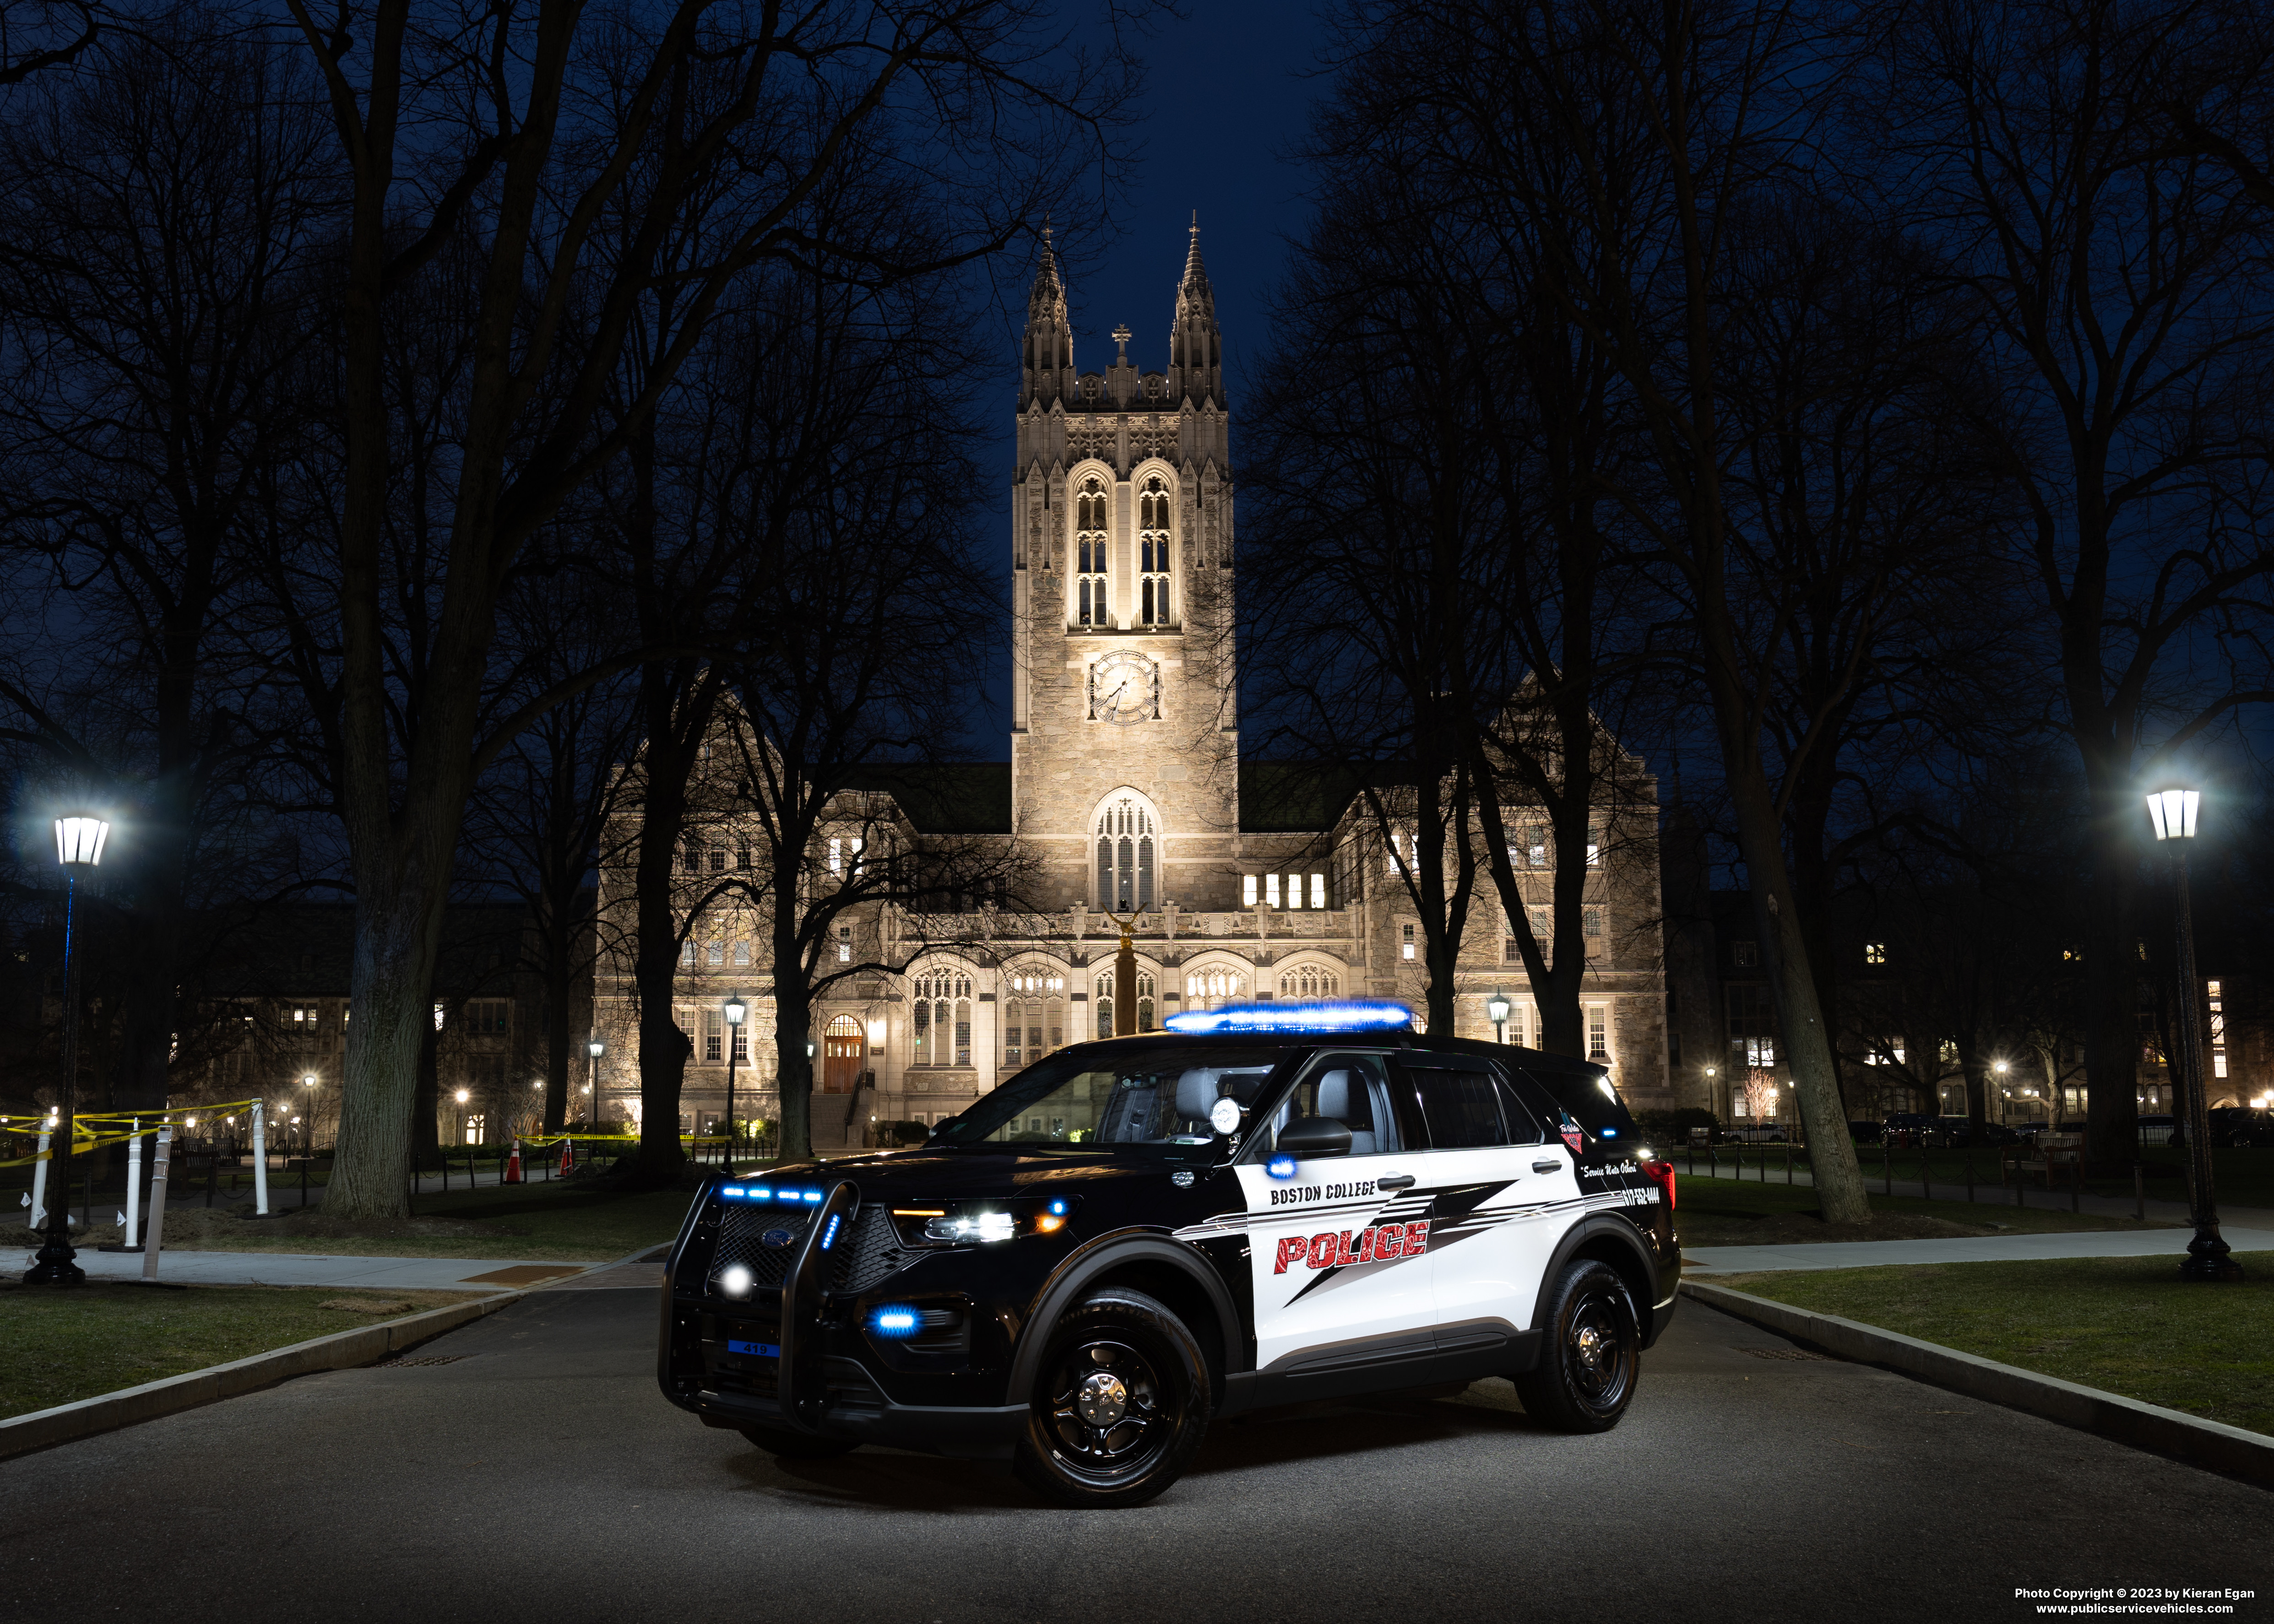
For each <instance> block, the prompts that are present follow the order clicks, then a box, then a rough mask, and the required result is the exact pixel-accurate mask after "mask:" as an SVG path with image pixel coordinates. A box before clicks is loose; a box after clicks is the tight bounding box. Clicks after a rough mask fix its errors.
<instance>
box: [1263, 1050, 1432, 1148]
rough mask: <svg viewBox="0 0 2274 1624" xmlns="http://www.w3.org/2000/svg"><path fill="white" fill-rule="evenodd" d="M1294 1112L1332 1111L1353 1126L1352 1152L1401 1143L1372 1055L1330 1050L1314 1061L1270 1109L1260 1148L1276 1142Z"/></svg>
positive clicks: (1385, 1079)
mask: <svg viewBox="0 0 2274 1624" xmlns="http://www.w3.org/2000/svg"><path fill="white" fill-rule="evenodd" d="M1298 1116H1331V1117H1333V1118H1334V1119H1335V1120H1336V1121H1337V1122H1339V1123H1341V1124H1343V1125H1344V1127H1346V1128H1348V1129H1349V1130H1350V1131H1351V1154H1352V1155H1353V1156H1378V1155H1382V1154H1388V1153H1389V1152H1391V1151H1398V1150H1403V1149H1404V1148H1405V1145H1406V1135H1405V1133H1404V1130H1403V1128H1402V1126H1401V1124H1399V1122H1398V1116H1397V1105H1396V1101H1394V1100H1393V1099H1392V1098H1391V1096H1390V1084H1389V1074H1388V1073H1387V1072H1386V1071H1383V1070H1382V1062H1381V1061H1380V1060H1379V1059H1378V1058H1376V1057H1375V1056H1372V1055H1329V1056H1324V1057H1322V1058H1321V1059H1319V1060H1316V1061H1314V1062H1313V1063H1312V1064H1311V1067H1310V1069H1309V1070H1308V1071H1305V1072H1304V1073H1303V1080H1302V1081H1301V1082H1299V1083H1297V1084H1296V1085H1295V1091H1294V1092H1293V1093H1292V1094H1290V1095H1288V1097H1287V1098H1286V1100H1285V1101H1283V1102H1282V1103H1281V1105H1280V1107H1279V1109H1277V1110H1276V1111H1274V1112H1273V1113H1272V1114H1271V1121H1270V1124H1269V1130H1268V1132H1266V1134H1265V1136H1264V1138H1265V1141H1266V1142H1265V1143H1264V1144H1263V1145H1262V1147H1261V1151H1260V1154H1269V1153H1270V1152H1271V1151H1272V1150H1274V1149H1276V1148H1277V1147H1278V1142H1279V1130H1280V1129H1282V1128H1284V1127H1285V1126H1286V1125H1287V1124H1289V1123H1291V1122H1292V1121H1293V1120H1294V1119H1295V1118H1296V1117H1298Z"/></svg>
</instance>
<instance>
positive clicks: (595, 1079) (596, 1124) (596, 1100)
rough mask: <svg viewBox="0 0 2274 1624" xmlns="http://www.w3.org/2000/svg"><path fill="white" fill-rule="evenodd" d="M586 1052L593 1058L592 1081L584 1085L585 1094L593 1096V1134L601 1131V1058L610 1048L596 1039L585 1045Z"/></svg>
mask: <svg viewBox="0 0 2274 1624" xmlns="http://www.w3.org/2000/svg"><path fill="white" fill-rule="evenodd" d="M584 1052H585V1053H587V1054H589V1055H590V1056H592V1080H591V1082H589V1083H586V1084H585V1085H584V1092H585V1093H586V1094H591V1096H592V1116H591V1123H592V1132H595V1133H598V1132H599V1131H600V1056H602V1055H605V1054H606V1053H607V1052H608V1046H607V1045H606V1043H603V1042H601V1041H600V1040H599V1039H598V1038H594V1039H593V1040H592V1041H591V1042H589V1043H587V1044H585V1045H584Z"/></svg>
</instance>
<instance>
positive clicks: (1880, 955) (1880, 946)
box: [1864, 942, 1887, 965]
mask: <svg viewBox="0 0 2274 1624" xmlns="http://www.w3.org/2000/svg"><path fill="white" fill-rule="evenodd" d="M1886 962H1887V944H1886V943H1885V942H1866V943H1864V963H1865V964H1868V965H1883V964H1885V963H1886Z"/></svg>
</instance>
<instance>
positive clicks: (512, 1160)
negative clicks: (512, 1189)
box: [505, 1133, 521, 1184]
mask: <svg viewBox="0 0 2274 1624" xmlns="http://www.w3.org/2000/svg"><path fill="white" fill-rule="evenodd" d="M505 1182H506V1183H507V1184H519V1183H520V1182H521V1136H520V1135H519V1134H517V1133H516V1135H514V1139H513V1154H512V1155H511V1156H510V1157H509V1158H508V1160H507V1162H506V1164H505Z"/></svg>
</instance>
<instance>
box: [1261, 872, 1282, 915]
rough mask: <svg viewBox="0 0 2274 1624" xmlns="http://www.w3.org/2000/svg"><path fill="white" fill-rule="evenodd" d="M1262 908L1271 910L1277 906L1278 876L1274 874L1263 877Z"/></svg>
mask: <svg viewBox="0 0 2274 1624" xmlns="http://www.w3.org/2000/svg"><path fill="white" fill-rule="evenodd" d="M1263 906H1266V907H1271V908H1276V907H1277V906H1279V876H1277V875H1276V874H1267V875H1265V876H1263Z"/></svg>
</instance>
